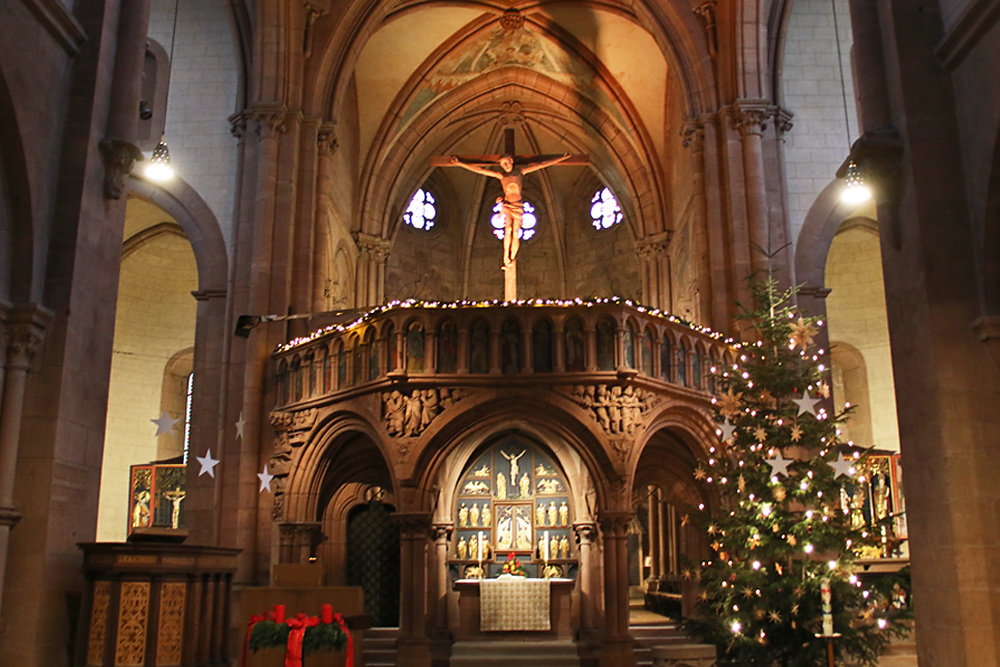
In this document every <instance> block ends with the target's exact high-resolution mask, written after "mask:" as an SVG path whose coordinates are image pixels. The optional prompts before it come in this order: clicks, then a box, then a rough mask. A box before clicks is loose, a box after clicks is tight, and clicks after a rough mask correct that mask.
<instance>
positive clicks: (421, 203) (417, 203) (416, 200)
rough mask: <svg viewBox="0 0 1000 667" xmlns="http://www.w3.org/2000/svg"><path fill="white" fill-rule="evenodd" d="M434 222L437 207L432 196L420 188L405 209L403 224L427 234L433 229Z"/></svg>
mask: <svg viewBox="0 0 1000 667" xmlns="http://www.w3.org/2000/svg"><path fill="white" fill-rule="evenodd" d="M435 220H437V207H436V206H435V200H434V195H432V194H431V193H430V191H429V190H424V189H423V188H420V189H419V190H417V192H416V194H414V195H413V199H411V200H410V205H409V206H407V207H406V212H405V213H403V222H405V223H406V224H408V225H409V226H410V227H413V228H414V229H419V230H421V231H425V232H427V231H430V230H431V229H433V228H434V222H435Z"/></svg>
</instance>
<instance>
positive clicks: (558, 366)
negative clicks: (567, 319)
mask: <svg viewBox="0 0 1000 667" xmlns="http://www.w3.org/2000/svg"><path fill="white" fill-rule="evenodd" d="M552 335H553V336H554V338H553V342H554V343H555V345H553V348H552V349H553V354H554V355H555V358H554V359H553V360H552V370H553V371H555V372H556V373H562V372H563V371H565V370H566V351H565V344H566V341H565V340H564V338H563V320H561V319H557V321H556V324H555V326H554V327H552Z"/></svg>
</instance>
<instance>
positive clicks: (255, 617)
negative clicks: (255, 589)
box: [240, 611, 274, 667]
mask: <svg viewBox="0 0 1000 667" xmlns="http://www.w3.org/2000/svg"><path fill="white" fill-rule="evenodd" d="M273 620H274V614H272V613H271V612H269V611H265V612H264V615H263V616H258V615H257V614H254V615H253V616H251V617H250V622H249V623H247V638H246V640H245V641H244V642H243V658H242V659H241V660H240V665H242V667H246V664H247V650H248V649H249V648H250V633H252V632H253V626H255V625H257V624H258V623H260V622H261V621H273Z"/></svg>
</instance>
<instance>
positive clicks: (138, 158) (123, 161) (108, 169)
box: [99, 137, 143, 199]
mask: <svg viewBox="0 0 1000 667" xmlns="http://www.w3.org/2000/svg"><path fill="white" fill-rule="evenodd" d="M99 148H100V150H101V157H102V158H103V159H104V198H105V199H121V197H122V194H123V193H124V192H125V177H126V176H128V175H129V174H130V173H132V165H133V164H135V163H136V162H142V159H143V158H142V151H141V150H139V147H138V146H136V145H135V144H133V143H132V142H131V141H125V140H124V139H113V138H110V137H109V138H106V139H102V140H101V143H100V145H99Z"/></svg>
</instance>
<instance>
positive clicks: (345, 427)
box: [284, 412, 398, 521]
mask: <svg viewBox="0 0 1000 667" xmlns="http://www.w3.org/2000/svg"><path fill="white" fill-rule="evenodd" d="M373 423H374V415H364V414H361V413H357V412H337V413H332V414H328V415H325V416H324V417H322V418H321V420H320V421H319V423H318V424H317V425H316V426H315V427H314V428H313V430H312V432H311V433H310V435H309V438H308V440H307V442H306V444H305V445H303V447H302V451H301V453H300V454H299V455H298V460H297V461H296V462H295V466H294V467H293V468H292V470H291V473H290V474H289V477H288V481H287V483H286V485H285V496H286V497H285V509H284V512H285V519H286V520H288V521H322V520H323V512H324V511H325V509H326V508H327V507H328V506H329V504H330V500H331V499H332V498H333V496H334V494H335V493H336V492H337V490H338V489H340V488H341V487H342V486H344V485H346V484H349V483H354V482H357V483H361V484H373V485H377V486H380V487H382V488H385V489H388V490H390V491H394V490H395V489H397V488H398V486H397V483H396V479H395V477H394V475H393V472H392V468H391V466H390V465H389V461H390V460H391V458H390V456H389V455H388V452H387V451H386V448H385V445H384V443H383V442H382V439H381V436H380V435H379V433H378V431H377V430H376V429H375V427H373V426H372V424H373Z"/></svg>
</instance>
